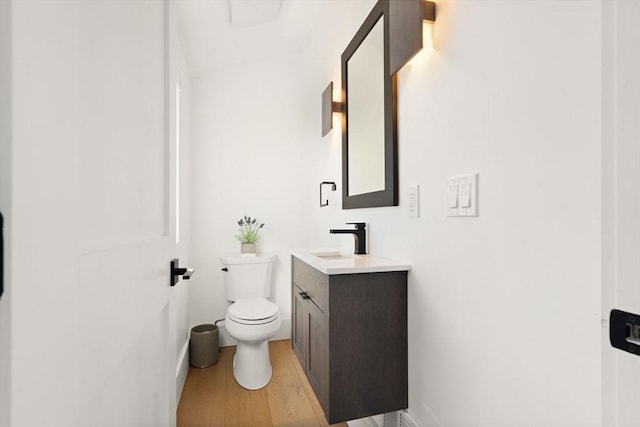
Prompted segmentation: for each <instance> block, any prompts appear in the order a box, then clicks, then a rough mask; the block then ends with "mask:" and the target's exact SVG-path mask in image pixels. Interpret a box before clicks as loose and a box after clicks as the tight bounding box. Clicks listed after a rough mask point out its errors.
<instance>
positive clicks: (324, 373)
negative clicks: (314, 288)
mask: <svg viewBox="0 0 640 427" xmlns="http://www.w3.org/2000/svg"><path fill="white" fill-rule="evenodd" d="M304 309H305V311H306V313H305V315H306V322H305V323H306V325H305V326H307V328H308V329H307V331H306V332H307V334H306V335H307V347H306V350H307V354H306V356H307V358H306V360H305V372H306V374H307V379H308V380H309V384H311V387H312V388H313V390H314V391H315V392H316V396H317V397H318V400H319V401H320V405H321V406H322V409H324V411H325V414H327V415H328V409H329V316H328V315H327V314H325V313H323V312H322V311H321V310H320V309H319V308H318V307H317V306H316V305H315V304H314V303H313V302H312V301H311V300H310V301H305V304H304Z"/></svg>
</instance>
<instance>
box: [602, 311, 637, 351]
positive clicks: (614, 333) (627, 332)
mask: <svg viewBox="0 0 640 427" xmlns="http://www.w3.org/2000/svg"><path fill="white" fill-rule="evenodd" d="M609 341H611V345H612V346H613V347H615V348H619V349H620V350H623V351H626V352H628V353H631V354H635V355H636V356H640V315H638V314H633V313H627V312H626V311H622V310H611V315H610V316H609Z"/></svg>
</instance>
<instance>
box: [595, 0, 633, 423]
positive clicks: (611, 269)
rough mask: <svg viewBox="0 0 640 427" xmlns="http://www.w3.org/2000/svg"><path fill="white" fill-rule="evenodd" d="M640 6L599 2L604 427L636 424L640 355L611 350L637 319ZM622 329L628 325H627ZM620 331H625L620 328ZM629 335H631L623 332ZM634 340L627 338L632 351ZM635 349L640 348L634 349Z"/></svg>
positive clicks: (628, 0) (623, 1) (620, 0)
mask: <svg viewBox="0 0 640 427" xmlns="http://www.w3.org/2000/svg"><path fill="white" fill-rule="evenodd" d="M638 22H640V2H638V1H635V0H634V1H631V0H618V1H612V2H603V50H602V52H603V64H604V67H603V76H604V78H603V193H602V194H603V320H604V322H603V324H604V325H605V326H606V327H604V328H603V332H604V334H603V377H602V378H603V425H604V426H607V427H609V426H611V427H634V426H638V425H640V417H639V413H638V408H640V356H637V355H634V354H632V353H629V352H625V351H622V350H618V349H614V348H612V347H611V346H610V345H609V327H610V326H611V325H610V324H609V322H608V316H609V313H610V310H611V309H613V308H616V309H619V310H623V311H625V312H629V313H636V314H640V78H639V77H638V76H640V48H639V46H640V25H638ZM625 323H626V322H625ZM622 327H623V328H624V327H625V326H624V325H622ZM622 333H624V334H625V335H630V334H632V330H631V328H627V330H626V331H624V330H623V331H622ZM633 339H634V338H633V336H630V337H629V340H630V344H629V345H632V344H633V343H632V342H631V341H633ZM638 347H640V346H638Z"/></svg>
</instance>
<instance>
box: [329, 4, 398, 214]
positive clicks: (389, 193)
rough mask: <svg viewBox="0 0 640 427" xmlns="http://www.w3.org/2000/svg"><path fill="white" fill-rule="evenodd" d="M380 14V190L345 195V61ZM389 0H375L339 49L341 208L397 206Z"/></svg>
mask: <svg viewBox="0 0 640 427" xmlns="http://www.w3.org/2000/svg"><path fill="white" fill-rule="evenodd" d="M381 17H382V19H383V24H384V31H383V33H384V133H385V137H384V165H385V166H384V169H385V177H384V183H385V187H384V190H380V191H374V192H370V193H363V194H355V195H352V196H350V195H349V133H348V124H347V117H348V115H349V91H348V87H347V77H348V74H347V73H348V69H347V61H348V60H349V59H350V58H351V56H352V55H353V54H354V53H355V51H356V50H357V49H358V47H359V46H360V44H361V43H362V42H363V41H364V39H365V38H366V37H367V35H368V34H369V32H370V31H371V29H372V28H373V27H374V26H375V25H376V23H377V22H378V20H379V19H380V18H381ZM389 27H390V26H389V0H378V2H377V3H376V4H375V6H374V7H373V9H372V10H371V12H370V13H369V15H368V16H367V18H366V19H365V21H364V23H363V24H362V25H361V26H360V29H358V32H357V33H356V35H355V36H354V37H353V39H352V40H351V42H350V43H349V45H348V46H347V48H346V49H345V51H344V52H343V53H342V57H341V62H342V95H343V100H344V107H343V108H344V109H343V114H342V209H354V208H371V207H382V206H398V142H397V141H398V135H397V102H396V93H397V91H396V90H397V81H396V75H395V74H393V75H392V74H391V72H390V69H391V67H390V37H389Z"/></svg>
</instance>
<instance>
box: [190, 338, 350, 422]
mask: <svg viewBox="0 0 640 427" xmlns="http://www.w3.org/2000/svg"><path fill="white" fill-rule="evenodd" d="M235 351H236V348H235V347H223V348H221V349H220V356H219V358H218V362H217V363H216V364H215V365H213V366H211V367H209V368H205V369H198V368H193V367H190V368H189V374H188V375H187V382H186V383H185V386H184V391H183V392H182V398H181V399H180V405H179V406H178V427H217V426H237V427H269V426H276V427H280V426H292V427H327V426H328V425H329V424H327V420H326V419H325V417H324V413H323V412H322V409H321V408H320V403H319V402H318V399H317V398H316V396H315V394H314V393H313V390H312V389H311V386H310V385H309V382H308V381H307V378H306V376H305V375H304V371H303V370H302V368H301V367H300V363H299V362H298V359H297V358H296V355H295V353H294V352H293V349H292V348H291V341H290V340H283V341H272V342H270V343H269V352H270V355H271V366H272V367H273V376H272V378H271V382H269V384H268V385H267V386H266V387H265V388H263V389H260V390H255V391H250V390H246V389H244V388H242V387H240V386H239V385H238V383H236V381H235V379H234V378H233V372H232V369H233V356H234V355H235ZM333 426H340V427H347V424H346V423H340V424H333Z"/></svg>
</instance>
